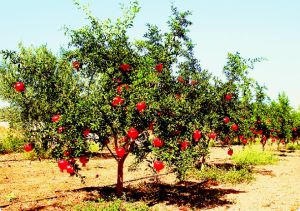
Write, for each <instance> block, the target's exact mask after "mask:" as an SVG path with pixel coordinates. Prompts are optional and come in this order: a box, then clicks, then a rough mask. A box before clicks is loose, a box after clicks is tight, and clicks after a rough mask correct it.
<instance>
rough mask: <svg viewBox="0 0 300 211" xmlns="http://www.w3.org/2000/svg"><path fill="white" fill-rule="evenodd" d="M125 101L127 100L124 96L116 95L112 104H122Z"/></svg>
mask: <svg viewBox="0 0 300 211" xmlns="http://www.w3.org/2000/svg"><path fill="white" fill-rule="evenodd" d="M124 102H125V100H124V99H123V98H122V97H120V96H116V97H114V99H113V101H112V103H111V104H112V105H113V106H119V105H122V104H123V103H124Z"/></svg>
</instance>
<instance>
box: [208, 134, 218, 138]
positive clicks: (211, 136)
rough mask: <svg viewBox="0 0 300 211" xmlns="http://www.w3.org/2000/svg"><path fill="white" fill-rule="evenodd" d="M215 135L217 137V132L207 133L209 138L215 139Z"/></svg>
mask: <svg viewBox="0 0 300 211" xmlns="http://www.w3.org/2000/svg"><path fill="white" fill-rule="evenodd" d="M216 137H217V134H216V133H214V132H211V133H210V134H209V138H211V139H215V138H216Z"/></svg>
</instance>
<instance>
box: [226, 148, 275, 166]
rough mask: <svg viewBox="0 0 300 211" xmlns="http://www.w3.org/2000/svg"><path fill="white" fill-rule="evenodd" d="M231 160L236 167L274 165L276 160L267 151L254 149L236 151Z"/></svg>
mask: <svg viewBox="0 0 300 211" xmlns="http://www.w3.org/2000/svg"><path fill="white" fill-rule="evenodd" d="M232 160H233V161H234V162H235V163H236V164H237V165H266V164H274V163H276V162H277V161H278V158H277V157H276V156H275V155H273V154H272V153H271V152H268V151H261V150H258V149H256V148H254V147H249V148H246V149H245V150H243V151H238V152H236V153H235V154H234V155H233V156H232Z"/></svg>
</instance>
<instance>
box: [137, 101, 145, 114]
mask: <svg viewBox="0 0 300 211" xmlns="http://www.w3.org/2000/svg"><path fill="white" fill-rule="evenodd" d="M146 107H147V105H146V103H145V102H139V103H138V104H136V109H137V110H138V111H139V112H143V111H144V110H145V109H146Z"/></svg>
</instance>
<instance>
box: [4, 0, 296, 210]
mask: <svg viewBox="0 0 300 211" xmlns="http://www.w3.org/2000/svg"><path fill="white" fill-rule="evenodd" d="M73 2H74V4H75V5H76V6H77V7H78V9H79V10H80V11H83V12H84V14H85V16H86V19H87V22H88V24H87V25H85V26H83V27H81V28H78V29H71V28H68V27H64V32H65V35H66V36H67V38H68V41H69V43H68V47H66V48H61V50H60V52H59V53H58V54H54V53H53V52H52V51H51V50H50V49H49V48H48V47H47V46H46V45H42V46H38V47H35V46H30V47H26V46H25V45H23V44H20V45H19V48H18V49H17V50H10V49H9V50H1V51H0V54H1V63H0V99H1V100H3V101H5V102H7V103H8V106H7V107H4V108H1V110H0V112H1V113H0V121H4V122H8V124H9V128H8V129H5V128H2V127H1V128H0V132H1V133H0V153H1V154H0V170H1V171H0V176H1V177H0V182H1V183H0V193H1V196H0V208H1V209H2V210H202V209H216V210H226V209H229V210H297V209H299V207H300V204H299V199H300V183H299V182H300V181H299V176H300V166H299V161H300V154H299V149H300V145H299V135H300V111H299V110H296V109H295V108H293V107H292V106H291V105H290V101H289V98H288V96H287V95H286V94H285V93H284V92H283V93H279V94H278V98H277V99H271V98H270V97H269V96H268V95H267V92H266V90H267V87H265V86H264V85H261V84H260V83H259V82H257V81H256V80H255V79H254V78H252V77H250V75H251V74H250V73H251V71H252V70H253V69H254V68H255V65H256V64H257V63H259V62H264V60H265V59H264V58H249V59H248V58H243V57H242V56H241V54H240V53H238V52H236V53H228V55H227V59H226V63H225V65H224V67H223V71H222V74H223V75H217V76H216V75H213V74H212V73H211V72H209V70H206V69H203V68H202V67H201V64H200V62H199V60H198V59H197V58H196V56H195V49H194V47H195V44H194V43H193V40H192V39H191V38H190V36H189V32H190V26H191V25H192V22H191V21H190V20H189V16H190V15H191V12H190V11H183V12H181V11H179V9H178V8H177V7H175V6H174V5H172V6H171V15H170V17H169V21H168V22H167V26H168V28H167V29H166V31H163V30H161V29H160V28H159V27H158V26H156V25H152V24H147V29H146V31H145V33H144V36H143V38H140V39H132V38H131V37H129V35H128V30H129V29H131V28H132V27H133V25H134V19H135V17H136V15H137V14H138V12H139V10H140V6H139V3H138V2H137V1H134V2H132V3H131V4H129V6H128V7H125V6H124V7H123V8H122V10H123V16H122V17H121V18H118V19H117V20H116V21H112V20H110V19H106V20H99V19H98V18H97V17H95V16H94V15H93V14H92V13H91V11H90V10H89V9H88V7H87V6H85V5H83V4H81V3H80V2H79V1H77V0H74V1H73ZM3 125H6V123H4V124H3Z"/></svg>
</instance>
